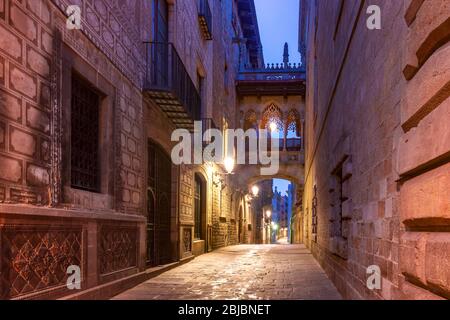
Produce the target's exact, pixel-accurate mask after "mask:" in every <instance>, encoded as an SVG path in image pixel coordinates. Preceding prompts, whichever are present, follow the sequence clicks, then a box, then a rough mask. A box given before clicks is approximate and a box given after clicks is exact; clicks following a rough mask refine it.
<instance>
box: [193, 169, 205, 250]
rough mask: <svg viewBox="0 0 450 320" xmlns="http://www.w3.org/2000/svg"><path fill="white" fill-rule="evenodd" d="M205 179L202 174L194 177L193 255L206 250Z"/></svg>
mask: <svg viewBox="0 0 450 320" xmlns="http://www.w3.org/2000/svg"><path fill="white" fill-rule="evenodd" d="M206 218H207V217H206V179H205V178H204V177H203V175H202V174H200V173H196V174H195V175H194V248H193V252H194V254H195V255H199V254H202V253H205V252H206V250H207V243H206V242H207V231H206V229H207V219H206Z"/></svg>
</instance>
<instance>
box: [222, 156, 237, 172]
mask: <svg viewBox="0 0 450 320" xmlns="http://www.w3.org/2000/svg"><path fill="white" fill-rule="evenodd" d="M223 165H224V166H225V170H227V172H228V174H231V173H232V172H233V169H234V159H233V158H231V157H227V158H225V159H224V160H223Z"/></svg>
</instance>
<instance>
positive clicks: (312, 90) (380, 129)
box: [302, 0, 450, 299]
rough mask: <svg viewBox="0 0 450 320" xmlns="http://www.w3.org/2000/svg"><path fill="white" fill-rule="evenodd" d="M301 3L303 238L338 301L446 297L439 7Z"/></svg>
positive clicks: (444, 91) (442, 13) (444, 102)
mask: <svg viewBox="0 0 450 320" xmlns="http://www.w3.org/2000/svg"><path fill="white" fill-rule="evenodd" d="M307 3H308V5H309V8H308V11H309V32H308V54H307V59H308V60H307V62H308V65H307V68H308V83H307V101H306V124H307V125H306V166H305V177H306V181H305V192H304V197H303V208H304V210H303V213H302V215H303V216H302V218H303V240H304V242H305V243H306V244H307V246H308V247H310V248H311V250H312V252H313V253H314V255H315V256H316V258H317V259H318V260H319V262H320V263H321V265H322V266H323V267H324V269H325V270H326V272H327V274H328V275H329V276H330V278H331V279H332V280H333V282H334V283H335V284H336V286H337V287H338V289H339V290H340V292H341V293H342V294H343V295H344V297H346V298H370V299H399V298H400V299H401V298H413V299H414V298H424V297H427V298H448V297H449V292H450V291H449V284H448V278H449V271H448V270H449V268H446V267H444V266H448V264H449V261H450V256H449V255H448V252H450V251H449V250H448V246H449V241H450V235H449V233H448V231H449V229H448V228H449V219H448V217H449V213H450V211H449V202H448V192H447V191H446V190H448V188H449V187H450V184H449V179H448V178H449V172H450V171H449V170H448V161H449V157H448V153H449V150H450V148H449V146H448V143H447V142H448V140H449V139H448V135H449V128H448V125H446V124H444V123H443V122H442V121H445V120H444V119H448V115H449V111H448V101H449V100H448V96H449V91H448V88H447V87H448V81H449V75H448V66H447V65H448V54H446V52H447V51H448V42H447V43H445V42H443V41H442V39H444V38H445V37H446V38H445V39H447V41H448V30H449V29H448V27H447V28H446V29H445V25H447V26H448V19H449V17H450V7H449V5H448V2H446V1H425V3H424V4H423V5H421V4H422V1H409V0H405V1H381V0H379V1H374V2H373V3H371V4H375V5H379V6H380V8H381V21H382V29H381V30H369V29H368V28H367V27H366V20H367V19H368V17H369V15H367V14H366V10H367V6H368V5H369V4H368V3H367V2H365V1H346V2H345V1H342V2H341V1H333V2H322V1H308V2H307ZM341 5H342V6H341ZM444 29H445V30H446V31H443V30H444ZM371 265H377V266H379V267H380V269H381V276H382V288H381V289H380V290H369V289H368V288H367V286H366V280H367V277H368V275H367V274H366V269H367V267H369V266H371Z"/></svg>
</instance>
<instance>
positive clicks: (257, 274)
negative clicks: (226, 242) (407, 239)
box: [113, 245, 341, 300]
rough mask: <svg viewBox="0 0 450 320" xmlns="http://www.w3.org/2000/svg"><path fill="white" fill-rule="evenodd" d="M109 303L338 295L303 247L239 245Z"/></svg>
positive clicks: (152, 281) (323, 298)
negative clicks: (117, 301) (120, 301)
mask: <svg viewBox="0 0 450 320" xmlns="http://www.w3.org/2000/svg"><path fill="white" fill-rule="evenodd" d="M198 270H202V272H198ZM219 270H220V271H219ZM113 299H114V300H155V299H157V300H161V299H163V300H211V299H219V300H229V299H231V300H235V299H245V300H340V299H341V296H340V295H339V293H338V292H337V290H336V288H335V287H334V286H333V284H332V283H331V281H330V280H329V279H328V278H327V276H326V275H325V273H324V271H323V270H322V269H321V268H320V266H319V265H318V264H317V262H316V261H315V259H314V258H313V256H312V255H311V254H310V253H309V251H308V250H307V249H306V248H305V247H304V246H303V245H291V246H287V245H241V246H231V247H227V248H223V249H220V250H216V251H214V252H212V253H208V254H205V255H203V256H201V257H198V258H196V259H195V260H194V261H191V262H189V263H187V264H185V265H183V266H180V267H177V268H175V269H172V270H170V271H168V272H165V273H164V274H162V275H160V276H157V277H155V278H153V279H150V280H148V281H146V282H145V283H143V284H141V285H139V286H137V287H135V288H133V289H130V290H128V291H125V292H124V293H122V294H120V295H118V296H116V297H114V298H113Z"/></svg>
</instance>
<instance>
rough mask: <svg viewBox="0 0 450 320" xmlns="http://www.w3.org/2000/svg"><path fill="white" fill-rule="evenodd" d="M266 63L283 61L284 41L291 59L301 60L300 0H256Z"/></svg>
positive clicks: (292, 60)
mask: <svg viewBox="0 0 450 320" xmlns="http://www.w3.org/2000/svg"><path fill="white" fill-rule="evenodd" d="M254 1H255V6H256V15H257V17H258V26H259V34H260V36H261V41H262V45H263V52H264V61H265V63H266V64H267V63H281V62H283V47H284V43H285V42H287V43H288V44H289V55H290V56H289V61H290V62H295V63H298V62H300V53H299V52H298V13H299V0H281V1H275V0H254Z"/></svg>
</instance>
